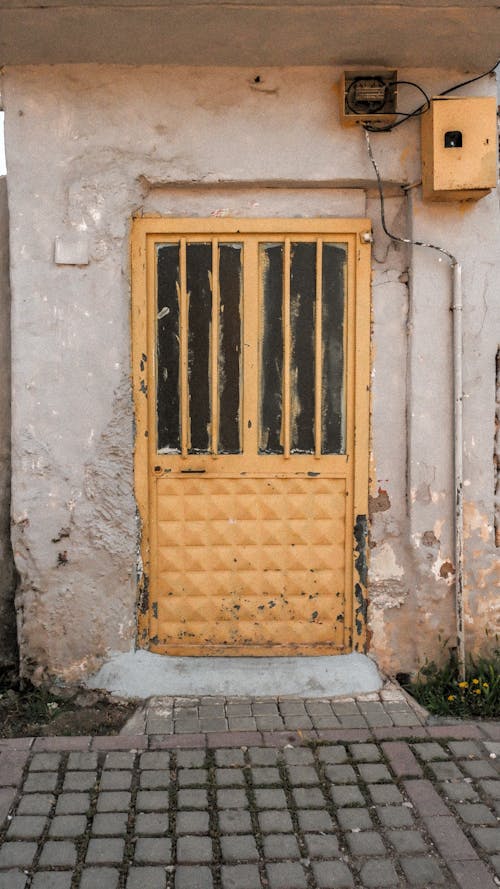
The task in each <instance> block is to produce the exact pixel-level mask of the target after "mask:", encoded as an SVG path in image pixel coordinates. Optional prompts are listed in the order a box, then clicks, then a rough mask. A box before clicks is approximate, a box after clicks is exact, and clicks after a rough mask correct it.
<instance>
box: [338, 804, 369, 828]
mask: <svg viewBox="0 0 500 889" xmlns="http://www.w3.org/2000/svg"><path fill="white" fill-rule="evenodd" d="M335 814H336V816H337V819H338V822H339V824H340V826H341V828H342V829H343V830H370V828H373V821H372V819H371V816H370V813H369V811H368V809H358V808H356V807H353V808H352V809H337V811H336V813H335Z"/></svg>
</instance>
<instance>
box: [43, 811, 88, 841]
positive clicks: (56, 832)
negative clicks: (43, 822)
mask: <svg viewBox="0 0 500 889" xmlns="http://www.w3.org/2000/svg"><path fill="white" fill-rule="evenodd" d="M86 829H87V818H86V817H85V815H56V817H55V818H53V819H52V821H51V824H50V830H49V836H50V837H79V836H81V835H82V834H83V833H85V831H86Z"/></svg>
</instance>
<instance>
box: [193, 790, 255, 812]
mask: <svg viewBox="0 0 500 889" xmlns="http://www.w3.org/2000/svg"><path fill="white" fill-rule="evenodd" d="M187 792H188V791H185V793H187ZM192 792H195V793H199V792H200V791H192ZM259 792H260V793H262V792H267V793H270V792H271V791H259ZM179 796H180V794H179ZM217 805H218V806H219V808H220V809H246V808H248V800H247V798H246V794H245V791H244V790H218V791H217ZM200 808H203V806H201V807H200ZM269 808H272V807H271V806H270V807H269Z"/></svg>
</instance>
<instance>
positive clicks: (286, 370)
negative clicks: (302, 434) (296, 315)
mask: <svg viewBox="0 0 500 889" xmlns="http://www.w3.org/2000/svg"><path fill="white" fill-rule="evenodd" d="M290 353H291V333H290V238H285V251H284V263H283V456H284V458H285V460H288V459H289V457H290V413H291V411H290Z"/></svg>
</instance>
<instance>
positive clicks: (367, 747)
mask: <svg viewBox="0 0 500 889" xmlns="http://www.w3.org/2000/svg"><path fill="white" fill-rule="evenodd" d="M349 751H350V754H351V756H352V758H353V759H354V760H355V761H356V762H378V761H379V760H380V758H381V754H380V750H379V749H378V747H377V745H376V744H349Z"/></svg>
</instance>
